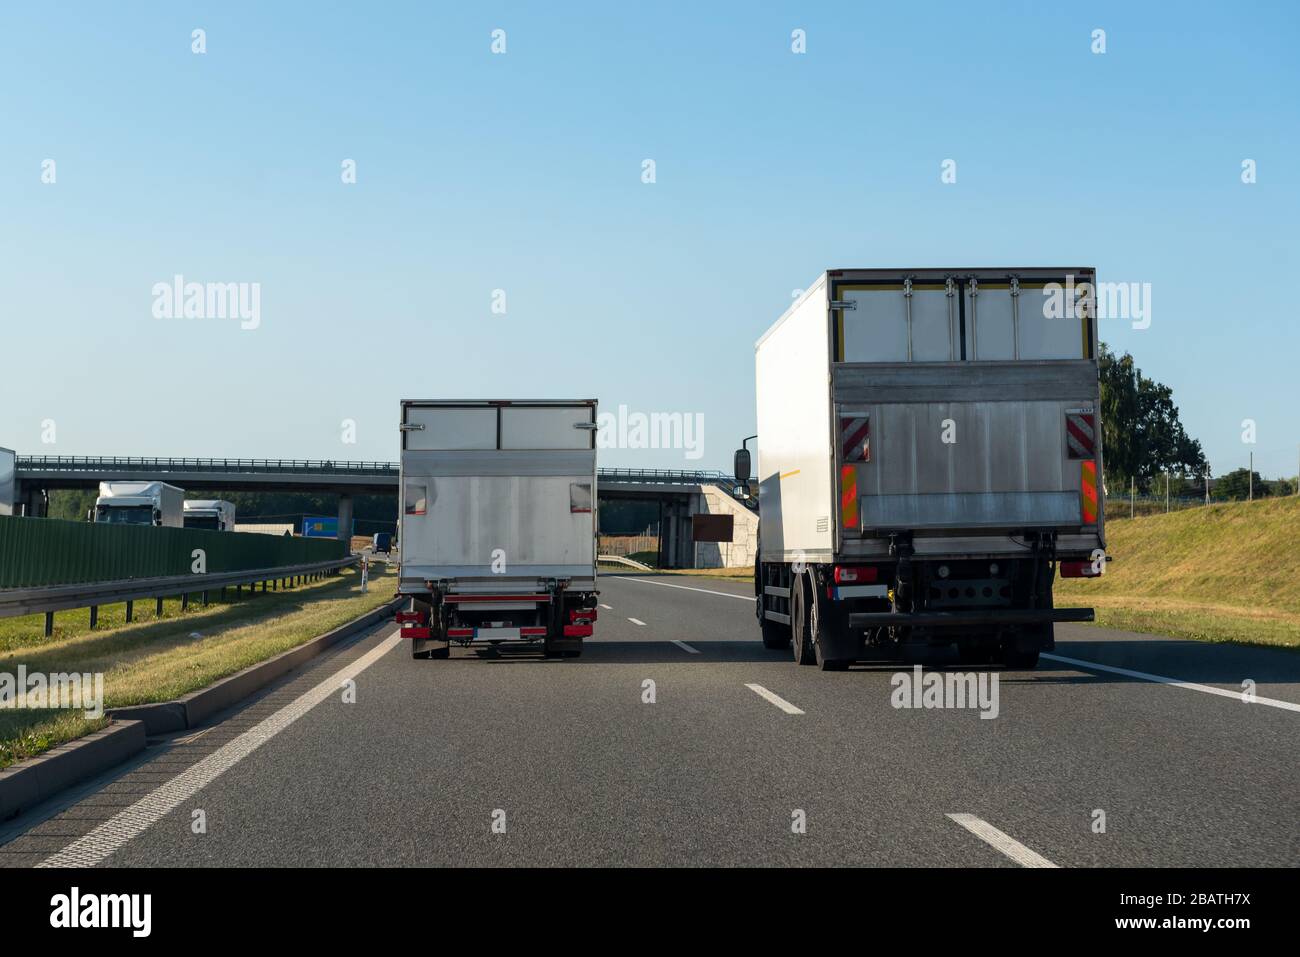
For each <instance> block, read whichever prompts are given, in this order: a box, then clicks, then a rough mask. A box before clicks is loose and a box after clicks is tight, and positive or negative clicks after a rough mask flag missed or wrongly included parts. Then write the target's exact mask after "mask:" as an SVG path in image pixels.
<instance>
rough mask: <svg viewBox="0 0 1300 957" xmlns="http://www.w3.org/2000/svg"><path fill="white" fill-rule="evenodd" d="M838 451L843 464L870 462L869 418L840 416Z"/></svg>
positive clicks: (863, 416) (864, 416)
mask: <svg viewBox="0 0 1300 957" xmlns="http://www.w3.org/2000/svg"><path fill="white" fill-rule="evenodd" d="M840 451H841V452H842V454H843V460H844V461H845V462H870V461H871V417H870V416H866V415H842V416H840Z"/></svg>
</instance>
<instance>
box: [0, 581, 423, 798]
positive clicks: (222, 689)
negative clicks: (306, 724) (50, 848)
mask: <svg viewBox="0 0 1300 957" xmlns="http://www.w3.org/2000/svg"><path fill="white" fill-rule="evenodd" d="M409 600H410V599H409V598H406V597H404V596H403V597H397V598H394V599H393V600H392V601H390V602H388V603H387V604H384V605H380V606H379V607H378V608H376V609H375V610H374V611H370V612H367V613H366V614H364V615H362V616H361V617H360V618H357V619H354V620H353V621H349V622H347V623H346V624H342V625H339V627H337V628H335V629H334V630H333V631H327V632H326V633H325V634H323V635H320V636H319V637H317V638H313V639H311V641H308V642H306V643H305V644H302V645H299V646H298V647H297V648H290V649H289V650H288V651H284V652H281V653H280V654H278V655H276V656H275V657H274V658H268V659H267V660H266V661H262V662H259V663H258V664H255V665H252V666H250V667H248V668H245V669H244V670H243V671H240V672H237V673H235V674H233V675H230V676H229V677H227V678H222V679H221V680H220V681H218V682H216V683H215V684H212V685H209V686H208V687H206V688H203V689H201V690H199V691H194V692H191V693H190V694H187V695H184V696H183V697H181V698H179V699H177V700H176V701H160V702H158V703H157V704H141V705H131V706H129V707H124V708H111V709H109V710H107V711H106V712H105V714H107V715H108V716H109V717H110V718H112V719H113V722H112V724H110V725H109V726H108V727H107V728H103V729H101V730H99V731H96V732H94V733H93V734H88V735H86V736H85V737H84V738H78V739H77V740H75V741H69V742H68V743H67V744H61V745H59V746H58V747H57V748H54V749H52V750H50V751H48V752H46V753H45V754H42V755H39V756H37V757H35V758H30V759H28V760H26V761H20V762H18V763H17V764H15V765H13V766H12V767H9V768H6V769H5V770H3V771H0V821H3V820H6V819H8V818H11V817H13V816H14V815H16V814H18V813H19V812H20V811H23V810H26V809H27V808H30V807H32V806H33V805H35V804H38V803H40V802H41V801H44V800H46V799H47V798H49V797H51V796H53V795H54V794H57V793H58V792H59V791H61V790H63V789H64V788H67V787H70V786H71V785H73V784H76V783H77V782H79V781H84V780H85V779H86V778H90V777H93V776H95V775H96V774H99V773H100V772H102V771H106V770H108V769H109V768H111V767H113V766H114V765H115V764H120V763H121V762H123V761H125V760H126V759H127V758H130V757H132V756H133V755H135V754H138V753H139V752H141V751H143V750H144V747H145V738H146V737H147V736H148V735H151V734H166V733H169V732H172V731H184V730H186V729H188V728H193V727H196V726H198V725H199V724H202V723H203V722H204V721H206V720H207V719H208V718H210V717H212V715H214V714H216V713H218V712H220V711H224V710H225V709H227V708H229V707H231V706H232V705H235V704H238V703H239V702H240V701H242V700H243V699H244V698H247V697H248V696H249V695H251V694H253V693H254V692H257V691H260V690H261V689H262V688H265V687H266V686H267V685H269V684H270V683H271V682H273V681H275V680H276V679H277V678H280V677H282V676H283V675H286V674H288V673H289V672H290V671H292V670H293V669H294V668H297V667H298V666H300V665H302V664H304V663H305V662H307V661H310V660H311V659H312V658H315V657H316V656H317V655H319V654H321V653H322V652H323V651H325V650H327V649H328V648H329V647H330V646H331V645H335V644H338V643H339V642H340V641H343V640H344V639H345V638H351V637H352V636H353V635H355V634H357V633H358V632H361V631H365V630H366V629H367V628H372V627H374V626H375V625H377V624H379V623H380V622H382V621H384V620H385V619H386V618H389V617H390V616H391V615H393V613H394V612H396V611H397V610H398V609H399V608H401V607H402V606H403V605H405V604H406V602H407V601H409Z"/></svg>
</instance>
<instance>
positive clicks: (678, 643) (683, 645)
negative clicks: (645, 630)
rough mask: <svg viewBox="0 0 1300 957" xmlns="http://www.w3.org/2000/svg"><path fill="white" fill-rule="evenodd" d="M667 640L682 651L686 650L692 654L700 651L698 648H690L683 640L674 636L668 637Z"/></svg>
mask: <svg viewBox="0 0 1300 957" xmlns="http://www.w3.org/2000/svg"><path fill="white" fill-rule="evenodd" d="M669 641H671V642H672V643H673V644H674V645H676V646H677V647H678V648H680V649H682V651H685V652H688V653H690V654H692V655H698V654H699V653H700V649H698V648H692V647H691V646H690V645H688V644H687V643H686V642H684V641H678V640H677V639H676V638H670V639H669Z"/></svg>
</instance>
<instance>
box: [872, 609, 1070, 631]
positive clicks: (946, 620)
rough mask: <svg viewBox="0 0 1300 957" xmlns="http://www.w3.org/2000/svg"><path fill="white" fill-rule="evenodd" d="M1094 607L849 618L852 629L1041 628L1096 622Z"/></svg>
mask: <svg viewBox="0 0 1300 957" xmlns="http://www.w3.org/2000/svg"><path fill="white" fill-rule="evenodd" d="M1093 618H1094V613H1093V610H1092V609H1091V608H973V609H970V610H966V611H914V612H892V611H862V612H854V613H853V614H851V615H849V627H850V628H883V627H885V626H888V625H897V626H901V627H938V626H943V625H953V626H961V625H1037V624H1042V623H1044V622H1049V621H1092V620H1093Z"/></svg>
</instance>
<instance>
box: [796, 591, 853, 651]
mask: <svg viewBox="0 0 1300 957" xmlns="http://www.w3.org/2000/svg"><path fill="white" fill-rule="evenodd" d="M805 594H808V595H811V600H810V601H809V602H808V604H807V606H806V607H807V609H808V637H809V638H810V639H811V644H812V647H813V660H814V662H815V663H816V665H817V667H818V669H820V670H821V671H843V670H845V669H846V668H848V666H849V660H848V659H847V658H828V657H826V645H827V642H826V636H825V634H824V629H825V627H826V625H827V621H826V615H825V609H824V608H823V607H822V597H821V595H820V594H819V593H818V591H817V585H816V583H815V582H814V581H812V580H811V576H810V579H809V582H808V590H807V592H805Z"/></svg>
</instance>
